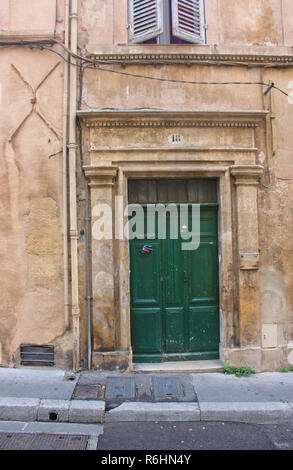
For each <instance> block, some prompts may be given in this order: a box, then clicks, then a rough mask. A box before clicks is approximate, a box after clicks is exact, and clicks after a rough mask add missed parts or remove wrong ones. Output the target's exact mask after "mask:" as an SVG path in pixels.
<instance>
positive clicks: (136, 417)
mask: <svg viewBox="0 0 293 470" xmlns="http://www.w3.org/2000/svg"><path fill="white" fill-rule="evenodd" d="M118 421H200V409H199V406H198V403H182V402H171V403H165V402H164V403H162V402H160V403H158V402H156V403H150V402H148V403H146V402H125V403H123V404H122V405H120V406H118V407H117V408H114V409H112V410H110V411H108V412H107V413H106V415H105V422H106V423H111V422H118Z"/></svg>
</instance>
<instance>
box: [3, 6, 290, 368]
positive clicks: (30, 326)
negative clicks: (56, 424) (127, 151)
mask: <svg viewBox="0 0 293 470" xmlns="http://www.w3.org/2000/svg"><path fill="white" fill-rule="evenodd" d="M205 3H206V22H207V24H208V29H207V44H206V45H204V46H197V45H178V46H176V45H172V46H156V45H142V44H139V45H136V46H130V45H128V44H127V42H128V32H127V0H80V2H79V15H80V16H79V45H80V46H81V47H82V48H83V49H84V51H83V52H86V51H87V53H89V54H94V53H97V54H105V55H107V54H109V57H110V58H111V57H112V56H111V54H113V55H114V56H115V55H116V56H118V60H116V63H112V61H110V62H108V63H107V60H108V59H106V60H105V59H104V60H103V62H104V63H103V68H105V69H106V68H107V67H108V68H111V69H113V70H115V71H116V72H122V73H130V74H138V75H146V76H152V77H157V78H166V77H167V78H169V79H174V80H176V79H180V80H186V81H201V82H202V81H208V82H223V81H229V82H231V81H235V82H237V81H241V82H243V81H245V82H259V81H264V82H265V83H269V82H270V81H273V82H274V83H275V84H276V85H277V86H279V87H280V88H282V89H283V90H285V91H287V92H290V91H292V88H289V87H290V82H291V84H292V67H283V68H277V67H269V68H265V69H264V68H263V67H260V66H259V65H258V64H257V63H254V64H253V66H251V64H250V66H247V65H245V61H246V62H247V61H249V59H247V58H249V57H253V56H258V57H267V56H270V55H271V56H272V57H277V56H282V57H283V58H284V59H282V61H283V60H285V59H286V57H290V58H292V45H293V15H292V2H291V0H254V1H252V0H245V1H244V0H239V1H237V2H236V1H234V0H206V2H205ZM56 19H57V21H56ZM0 29H1V30H2V36H1V35H0V40H1V37H2V39H3V33H4V35H6V36H5V37H7V38H9V37H10V38H11V37H18V38H21V37H24V38H26V37H32V38H34V37H35V38H37V37H40V36H42V37H46V36H48V37H53V35H54V33H56V34H57V35H58V34H59V33H62V32H63V30H64V1H63V0H58V10H57V16H56V9H55V0H54V1H53V0H51V1H50V2H48V1H47V0H38V1H37V0H31V1H30V2H27V1H26V0H9V1H6V2H0ZM60 37H61V36H60ZM56 50H58V51H59V52H61V51H62V49H61V48H60V49H56ZM0 52H1V54H0V84H1V101H0V111H1V112H0V149H1V150H0V152H1V157H2V165H1V168H0V187H1V190H0V191H1V196H0V219H1V230H0V232H1V242H0V251H1V267H0V271H1V272H0V279H1V307H0V324H1V328H0V351H1V358H0V364H1V365H15V364H16V365H17V364H18V363H19V358H18V354H19V345H20V344H21V343H33V344H48V343H52V344H55V346H56V353H57V365H60V366H64V367H68V366H71V355H72V347H73V346H72V338H71V333H70V332H68V331H67V332H66V331H65V322H64V300H63V295H64V292H63V291H64V285H63V233H62V160H61V158H62V157H61V155H62V154H61V153H58V154H57V155H55V156H52V157H51V158H48V157H49V155H52V154H54V153H56V152H59V150H61V149H62V108H63V73H64V63H63V61H62V59H61V58H59V57H58V56H56V55H54V54H52V53H50V52H47V51H40V50H36V49H33V50H29V49H27V48H25V49H24V48H20V47H18V48H14V47H10V48H6V49H2V48H1V49H0ZM179 53H180V54H183V55H184V54H185V55H186V56H188V55H190V56H192V55H194V54H203V53H204V54H207V55H213V56H214V57H217V56H216V55H217V54H219V55H224V54H230V58H231V65H229V64H228V60H226V64H225V65H217V66H213V65H205V66H204V65H202V64H200V63H199V62H200V61H198V63H189V62H188V60H186V61H185V63H183V64H181V65H178V63H177V64H175V63H174V62H173V59H174V57H173V59H172V58H171V59H170V60H169V65H167V64H166V62H168V54H179ZM135 54H136V55H138V56H139V55H140V54H141V55H142V56H143V57H144V55H146V56H147V55H148V54H154V56H153V60H149V59H148V58H147V59H146V60H144V59H139V57H138V58H136V59H135V60H132V59H131V57H133V55H135ZM157 54H161V56H162V57H165V59H164V60H163V61H161V62H162V63H160V64H158V62H157V60H158V58H159V57H158V55H157ZM123 55H125V57H130V60H129V61H128V62H127V60H126V62H123V59H121V60H120V59H119V56H120V57H121V56H123ZM136 57H137V56H136ZM239 57H242V59H241V61H242V65H240V64H239V63H237V64H236V62H237V60H238V58H239ZM243 57H244V58H243ZM245 58H246V59H245ZM213 60H215V58H214V59H213ZM114 62H115V60H114ZM143 62H144V63H143ZM163 62H164V63H163ZM183 62H184V61H183ZM268 62H269V61H268ZM277 62H278V61H277V60H275V61H274V65H276V64H277ZM279 62H280V61H279ZM287 65H288V63H287ZM37 88H38V89H37ZM265 88H266V87H262V86H261V85H256V84H254V85H229V86H228V85H191V84H179V83H175V82H173V83H172V82H163V81H156V80H149V79H143V78H139V77H130V76H129V75H122V74H121V75H120V74H116V73H112V72H107V71H103V70H100V71H99V70H95V71H93V70H87V71H85V72H84V76H83V93H82V101H81V109H82V110H85V111H90V110H102V109H104V108H106V109H113V110H123V111H127V110H139V109H141V110H142V111H143V110H151V109H153V110H162V111H168V110H174V111H177V112H180V111H182V110H186V111H188V110H190V111H202V112H207V111H218V112H220V113H223V114H222V115H225V113H229V112H231V111H239V112H250V113H251V112H253V111H268V114H267V126H266V135H265V133H264V134H263V136H262V137H261V138H260V140H261V142H256V146H257V148H259V149H261V152H260V153H259V154H257V160H256V161H255V164H261V165H263V166H264V175H263V178H262V181H261V185H260V186H259V187H258V192H257V194H258V197H257V204H258V230H259V247H260V269H259V281H257V282H255V285H259V291H260V295H259V307H260V309H259V312H256V315H258V316H259V326H260V331H259V334H258V338H257V341H256V342H257V348H258V350H259V354H258V363H257V364H256V363H255V357H256V352H255V351H256V350H255V348H254V349H253V348H251V345H249V344H248V345H247V344H246V345H245V346H243V348H242V349H241V348H240V349H239V348H238V349H237V348H236V347H235V350H234V351H232V352H231V351H230V353H229V354H230V355H228V356H227V358H228V359H227V360H229V361H230V360H231V361H232V360H233V362H234V363H235V364H236V363H239V364H241V365H243V362H246V364H247V365H250V364H251V365H253V366H255V365H256V366H257V367H258V368H262V369H266V368H267V369H277V368H278V367H280V366H281V365H282V364H284V365H285V364H286V361H287V360H288V353H290V354H291V356H290V357H291V359H290V361H291V363H292V362H293V358H292V350H293V270H292V266H293V246H292V233H293V212H292V203H293V185H292V181H293V163H292V151H293V150H292V143H291V130H290V127H289V126H290V123H291V122H293V104H292V100H291V101H290V100H288V98H287V97H286V96H285V95H282V94H281V93H279V92H277V90H272V91H271V93H269V94H268V95H266V96H264V94H263V92H264V90H265ZM36 89H37V91H36V93H35V94H34V91H33V90H36ZM107 132H108V134H109V135H110V136H111V134H112V137H113V138H112V140H111V143H110V144H109V143H108V144H107V145H108V146H111V145H112V146H113V145H115V146H119V145H125V144H126V143H127V142H126V140H127V139H126V138H125V133H124V134H123V132H120V131H117V132H116V131H113V129H111V130H110V131H107ZM107 132H104V133H103V132H102V133H101V134H98V132H97V133H96V134H93V135H96V136H99V135H100V138H97V139H96V137H95V138H94V141H93V142H92V141H91V140H90V139H89V141H86V142H85V143H84V155H85V159H86V158H87V150H88V145H90V144H92V143H94V145H95V146H97V147H99V145H101V142H102V139H105V138H106V137H107V136H108V137H109V135H108V134H107ZM130 132H132V130H131V129H130ZM182 132H183V134H184V142H185V144H187V143H188V142H189V143H190V142H192V143H193V144H194V141H196V142H197V143H198V145H199V146H204V145H207V146H208V145H210V140H209V138H210V133H209V132H208V131H207V130H206V129H200V128H195V129H193V131H192V137H191V136H190V133H189V130H188V129H187V128H184V130H183V131H182ZM134 135H135V136H136V138H137V142H136V141H134V142H132V145H136V143H137V145H140V144H141V143H142V142H144V143H145V145H146V144H148V145H149V146H150V147H151V146H152V145H153V146H154V147H155V146H160V145H161V143H162V140H164V139H166V132H165V133H164V132H163V133H162V132H161V131H160V132H154V133H153V134H149V133H147V132H144V130H141V129H140V130H139V131H137V132H136V133H135V134H133V136H134ZM128 136H129V133H128ZM150 136H151V138H150ZM231 136H232V137H231ZM233 136H234V137H233ZM249 136H250V133H249V131H248V130H247V129H246V130H245V129H244V130H243V129H242V131H241V132H235V135H234V134H233V133H232V134H229V138H228V137H227V136H226V134H224V133H222V132H221V129H220V128H219V129H217V130H216V131H215V132H213V138H214V139H215V140H214V141H213V142H214V143H215V144H217V146H219V147H221V146H223V147H227V148H229V147H231V148H233V146H235V145H239V146H241V145H242V146H243V147H250V145H251V144H252V143H251V142H250V140H249V139H250V137H249ZM265 137H267V141H266V143H265ZM95 139H96V140H95ZM194 139H195V140H194ZM229 139H230V140H229ZM105 141H106V139H105V140H104V142H105ZM108 142H109V140H108ZM164 142H165V141H164ZM168 151H169V150H168ZM144 155H145V154H140V155H138V156H137V159H138V160H139V159H141V160H143V159H144ZM207 155H208V154H205V155H204V156H203V155H200V154H198V157H197V158H198V159H199V160H200V159H201V160H204V158H207V159H208V158H209V157H208V156H207ZM169 156H170V154H169V153H168V152H166V153H165V154H163V153H161V154H160V158H162V157H164V158H165V157H166V158H167V157H168V158H169ZM95 158H96V159H97V160H96V161H95V162H94V164H95V165H98V164H100V163H101V161H102V160H101V158H102V156H101V154H99V153H98V152H97V153H96V154H95ZM132 158H133V157H132ZM184 158H186V160H188V159H194V156H191V155H189V154H186V155H185V157H183V159H184ZM210 158H215V159H216V160H219V161H220V160H221V159H222V160H223V159H224V157H223V156H222V154H220V153H219V154H218V155H217V156H215V155H214V154H213V155H212V154H211V155H210ZM250 158H251V153H249V154H245V155H244V157H243V163H249V162H250ZM174 159H175V157H174ZM245 159H247V160H245ZM114 160H115V158H114V157H113V161H114ZM104 163H105V162H104ZM268 169H269V170H270V171H268ZM77 173H78V194H77V196H78V208H79V213H78V229H84V228H85V227H84V225H85V212H84V209H85V193H84V180H83V178H82V175H81V172H80V168H79V162H77ZM112 178H114V176H113V175H110V176H109V175H108V176H107V178H106V183H107V185H108V186H111V185H112ZM231 181H232V179H231ZM106 183H105V184H106ZM117 184H121V181H118V183H117ZM120 189H121V188H120ZM234 190H235V188H234V189H232V198H234V199H233V201H234V200H236V195H235V192H236V190H235V192H234ZM99 191H100V192H101V193H102V194H103V195H104V196H105V197H106V199H107V200H108V199H109V200H110V199H111V197H112V195H110V196H109V194H111V192H110V191H108V192H107V191H104V190H103V189H102V190H101V188H100V189H99ZM108 193H109V194H108ZM96 194H98V190H96ZM97 197H98V196H97ZM226 202H227V201H226ZM234 203H235V201H234V202H233V204H234ZM229 204H230V202H229ZM235 204H236V203H235ZM222 210H223V208H222ZM78 243H79V245H78V246H79V276H80V278H79V281H80V282H79V289H80V299H81V300H80V309H81V351H82V354H81V363H82V362H83V363H84V364H85V361H86V346H87V338H86V334H87V332H86V329H87V324H86V302H85V300H84V299H85V296H86V289H85V236H84V235H81V236H80V238H79V242H78ZM123 250H124V251H123ZM118 251H119V250H118V248H117V246H116V245H115V244H114V246H111V245H110V244H108V245H106V244H105V245H104V246H103V247H102V248H101V253H102V254H101V255H100V256H99V253H98V252H95V253H92V261H93V263H94V264H95V266H96V267H97V266H99V263H100V266H101V269H100V271H103V272H104V273H107V272H108V271H107V269H108V268H109V269H110V268H111V269H110V270H113V271H114V267H113V266H112V265H111V263H108V262H107V261H106V260H107V257H110V256H112V253H114V255H113V256H114V257H115V256H116V258H117V257H119V256H121V260H122V261H123V262H122V268H121V269H122V270H123V269H124V270H125V266H126V264H125V263H127V247H126V246H124V248H120V255H119V254H118ZM234 261H235V260H234ZM111 262H112V261H111ZM234 269H235V268H234ZM112 274H113V273H112ZM114 274H115V273H114ZM124 274H125V273H124ZM227 276H230V277H233V276H234V273H231V272H229V273H227ZM114 277H115V276H114ZM251 277H252V276H251ZM102 281H103V282H101V279H100V278H99V277H97V278H95V279H93V287H94V288H95V289H96V290H97V292H98V295H97V298H96V300H97V302H96V307H95V308H96V309H97V310H96V311H98V309H100V311H101V312H102V313H103V314H104V313H105V322H104V325H99V329H97V331H96V337H98V335H100V344H96V343H95V344H94V348H95V349H96V350H98V349H104V350H108V352H109V351H110V352H109V355H110V356H109V357H110V360H111V361H112V359H113V358H112V356H111V351H114V352H115V350H117V348H120V349H122V350H125V348H126V345H127V341H128V338H126V337H121V331H122V330H121V325H122V326H123V325H124V326H125V323H126V320H125V318H126V316H125V315H124V316H123V317H120V316H119V315H120V312H119V311H117V310H115V311H113V305H112V304H111V302H112V300H113V292H114V297H115V295H117V292H118V290H119V283H118V281H117V276H116V278H115V279H114V281H113V278H112V277H111V278H109V277H107V276H104V278H103V279H102ZM258 283H259V284H258ZM95 286H96V287H95ZM123 287H124V286H123ZM126 287H127V286H126ZM248 287H249V286H248ZM223 291H224V294H223V295H224V296H225V295H226V296H227V293H226V292H225V286H223ZM99 296H100V297H99ZM126 297H127V289H126V288H125V292H122V294H121V299H120V301H121V304H123V302H124V304H125V305H126V303H127V299H126ZM226 301H227V304H228V303H229V301H230V303H231V302H232V301H231V299H230V300H229V299H226ZM124 304H123V305H124ZM234 307H235V308H238V306H237V303H235V304H234ZM244 307H245V306H244ZM115 308H116V307H115ZM251 308H252V307H251V305H250V307H249V309H250V312H251ZM124 310H125V311H126V309H125V308H124ZM124 313H125V312H124ZM230 314H231V312H229V315H230ZM250 320H251V317H250ZM229 322H230V323H229ZM228 323H229V324H232V323H233V319H232V320H231V318H230V319H229V321H228ZM234 323H235V325H234V327H235V329H236V330H237V328H238V333H237V334H238V336H239V335H240V332H239V329H241V328H242V326H243V325H244V328H246V326H245V322H244V323H243V324H242V325H241V322H239V324H237V319H236V320H235V321H234ZM247 325H248V330H249V334H250V337H251V338H253V341H254V340H255V336H256V335H255V332H254V331H253V326H254V325H253V322H252V323H251V322H250V323H249V322H248V323H247ZM262 328H263V330H262ZM229 331H230V330H229ZM263 331H266V332H267V331H268V332H270V334H271V335H272V338H276V345H277V346H272V347H267V346H266V344H267V343H265V341H264V338H263V334H264V333H263ZM229 335H230V333H229V332H228V333H227V337H228V336H229ZM232 336H233V335H232ZM232 336H231V337H230V339H229V338H228V339H227V338H226V340H227V341H226V343H227V344H228V343H229V341H230V345H233V347H234V346H235V345H236V346H237V344H236V343H237V341H236V340H235V338H232ZM253 341H252V342H253ZM254 342H255V341H254ZM238 346H239V345H238ZM240 346H241V345H240ZM252 346H255V345H252ZM290 351H291V352H290ZM224 354H225V353H224ZM117 360H118V359H115V360H114V361H113V363H115V361H117ZM122 362H123V361H122ZM124 366H125V363H124ZM124 366H123V367H124Z"/></svg>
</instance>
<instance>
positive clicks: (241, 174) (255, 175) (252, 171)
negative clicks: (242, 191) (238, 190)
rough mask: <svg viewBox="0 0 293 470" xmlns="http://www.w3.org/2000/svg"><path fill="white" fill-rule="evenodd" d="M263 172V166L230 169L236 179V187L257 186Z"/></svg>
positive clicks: (244, 166) (242, 166) (243, 166)
mask: <svg viewBox="0 0 293 470" xmlns="http://www.w3.org/2000/svg"><path fill="white" fill-rule="evenodd" d="M263 170H264V168H263V166H261V165H234V166H231V167H230V173H231V175H232V176H233V177H234V183H235V184H236V185H248V186H257V185H258V184H259V180H260V178H261V176H262V174H263Z"/></svg>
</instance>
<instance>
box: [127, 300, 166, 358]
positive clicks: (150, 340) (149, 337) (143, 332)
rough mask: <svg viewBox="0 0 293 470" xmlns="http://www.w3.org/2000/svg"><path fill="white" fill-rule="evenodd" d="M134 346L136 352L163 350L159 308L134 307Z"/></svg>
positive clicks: (132, 322) (132, 327)
mask: <svg viewBox="0 0 293 470" xmlns="http://www.w3.org/2000/svg"><path fill="white" fill-rule="evenodd" d="M131 313H132V316H131V330H132V348H133V351H135V352H136V353H138V354H139V353H161V352H162V326H161V325H162V323H161V311H160V309H159V308H133V309H132V312H131Z"/></svg>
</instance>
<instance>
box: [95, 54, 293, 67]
mask: <svg viewBox="0 0 293 470" xmlns="http://www.w3.org/2000/svg"><path fill="white" fill-rule="evenodd" d="M88 57H89V58H90V59H91V60H95V61H97V62H98V63H100V64H110V63H115V64H120V65H122V66H123V65H129V64H142V65H168V64H170V65H174V64H183V65H192V64H199V65H200V64H202V65H215V64H220V65H237V64H243V65H247V64H253V65H264V66H269V65H272V66H276V65H280V66H282V65H283V66H286V65H287V66H288V65H289V66H293V55H276V54H274V55H269V54H253V53H252V54H220V53H219V54H196V53H194V54H193V53H156V52H152V53H143V52H142V53H127V54H123V53H117V54H93V53H89V54H88Z"/></svg>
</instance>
